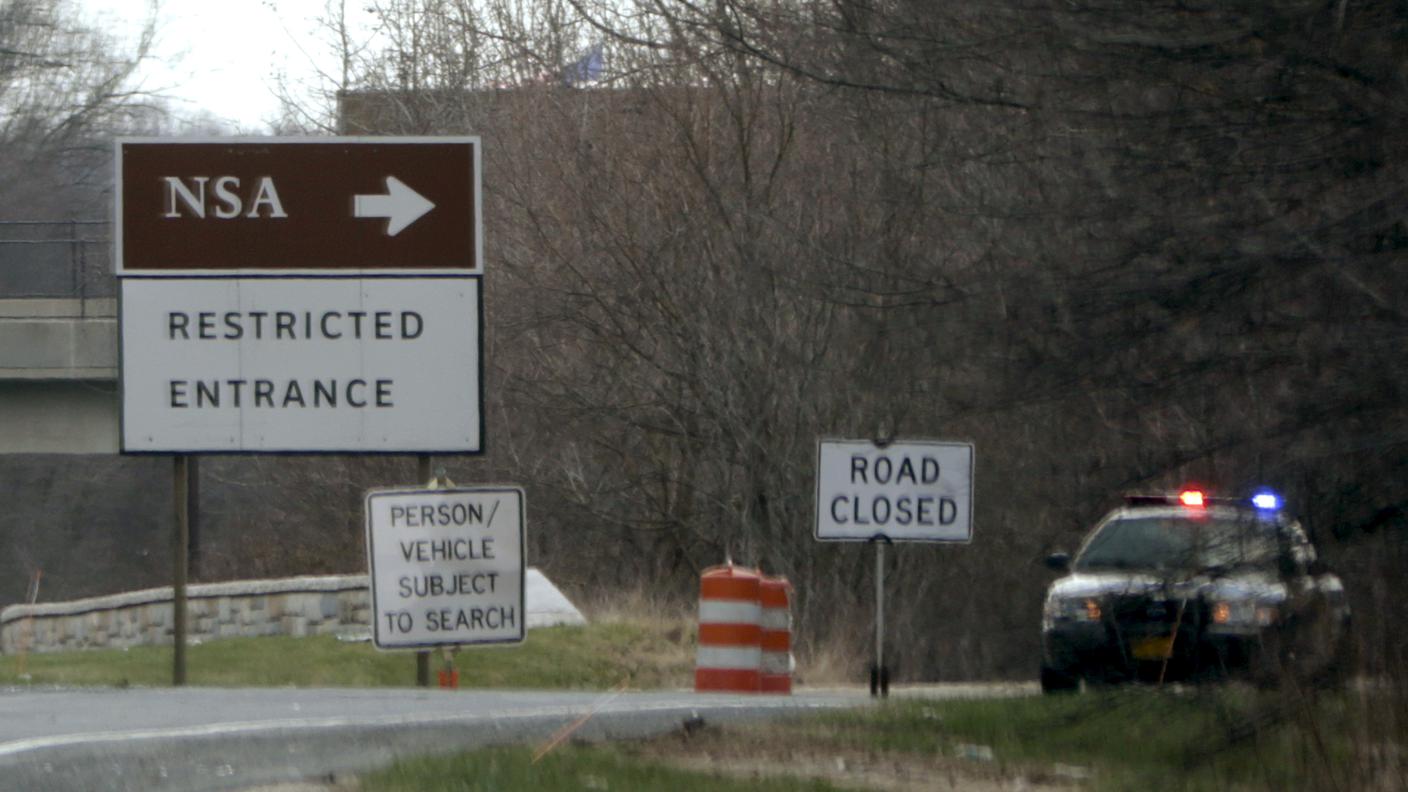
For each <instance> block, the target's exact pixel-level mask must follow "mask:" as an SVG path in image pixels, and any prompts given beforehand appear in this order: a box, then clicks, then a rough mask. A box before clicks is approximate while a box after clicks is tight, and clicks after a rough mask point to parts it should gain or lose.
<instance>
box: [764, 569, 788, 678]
mask: <svg viewBox="0 0 1408 792" xmlns="http://www.w3.org/2000/svg"><path fill="white" fill-rule="evenodd" d="M791 590H792V584H791V583H789V582H787V578H785V577H770V576H767V575H764V576H763V578H762V580H761V581H759V584H758V598H759V600H760V602H761V604H762V620H761V626H762V630H761V636H760V637H761V642H762V648H763V657H762V665H761V667H760V670H761V672H762V673H761V678H760V679H759V683H760V685H761V688H762V691H763V692H764V693H791V692H792V606H791V596H790V593H791Z"/></svg>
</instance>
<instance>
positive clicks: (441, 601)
mask: <svg viewBox="0 0 1408 792" xmlns="http://www.w3.org/2000/svg"><path fill="white" fill-rule="evenodd" d="M366 518H367V559H368V561H369V563H370V565H371V598H372V603H371V604H372V617H373V628H372V640H373V643H375V644H376V646H377V648H380V649H412V648H425V647H432V646H458V645H466V644H496V643H518V642H520V641H522V640H523V637H524V635H525V633H526V619H527V613H526V611H525V609H524V597H523V580H524V570H525V557H524V539H525V528H524V508H523V490H522V489H519V488H518V487H457V488H451V489H394V490H373V491H372V492H369V493H367V498H366Z"/></svg>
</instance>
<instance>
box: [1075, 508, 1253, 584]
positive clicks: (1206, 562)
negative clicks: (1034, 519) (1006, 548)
mask: <svg viewBox="0 0 1408 792" xmlns="http://www.w3.org/2000/svg"><path fill="white" fill-rule="evenodd" d="M1276 550H1277V544H1276V527H1275V523H1274V522H1268V521H1263V520H1257V519H1253V518H1251V517H1250V516H1247V517H1241V516H1229V517H1212V516H1206V515H1204V516H1202V517H1172V516H1159V517H1154V516H1134V515H1131V516H1128V517H1120V518H1117V519H1113V520H1110V521H1109V522H1107V523H1105V525H1104V527H1102V528H1101V529H1100V531H1099V532H1098V533H1096V534H1095V535H1094V536H1093V537H1091V539H1090V541H1089V542H1087V543H1086V545H1085V548H1084V549H1083V550H1082V551H1081V553H1080V556H1079V557H1078V558H1077V559H1076V562H1075V568H1076V569H1077V570H1081V571H1091V570H1109V569H1137V570H1154V571H1161V570H1175V569H1181V570H1193V569H1213V568H1225V567H1235V566H1253V567H1262V566H1270V565H1273V564H1274V563H1275V561H1276Z"/></svg>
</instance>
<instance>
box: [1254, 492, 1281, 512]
mask: <svg viewBox="0 0 1408 792" xmlns="http://www.w3.org/2000/svg"><path fill="white" fill-rule="evenodd" d="M1252 505H1253V506H1255V507H1257V508H1258V509H1261V510H1263V511H1275V510H1276V509H1279V508H1281V498H1280V496H1278V495H1277V494H1276V493H1274V492H1270V491H1268V490H1262V491H1261V492H1258V493H1257V494H1255V495H1253V496H1252Z"/></svg>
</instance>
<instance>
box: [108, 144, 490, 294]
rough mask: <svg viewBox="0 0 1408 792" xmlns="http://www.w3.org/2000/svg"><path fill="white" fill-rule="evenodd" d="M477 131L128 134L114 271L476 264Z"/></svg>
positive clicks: (446, 268)
mask: <svg viewBox="0 0 1408 792" xmlns="http://www.w3.org/2000/svg"><path fill="white" fill-rule="evenodd" d="M479 184H480V162H479V140H478V138H472V137H464V138H445V137H436V138H375V137H365V138H345V137H343V138H325V139H319V138H264V139H260V138H232V139H219V138H216V139H206V140H194V141H189V142H188V141H176V140H172V139H169V138H167V139H130V138H129V139H124V140H122V141H120V142H119V143H118V147H117V185H118V190H119V193H118V196H117V215H118V216H117V224H116V225H117V228H118V238H117V246H116V247H117V250H116V255H117V274H118V275H119V276H123V275H197V276H199V275H204V274H209V275H216V274H221V275H229V274H232V271H235V272H241V273H244V274H251V275H260V274H263V275H293V274H300V273H301V274H319V273H321V274H328V275H333V274H336V275H347V274H353V273H354V272H375V271H381V272H388V273H395V274H415V273H422V274H479V273H480V272H482V263H481V253H482V250H483V241H482V239H481V233H480V228H481V224H480V217H481V213H480V200H479Z"/></svg>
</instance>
